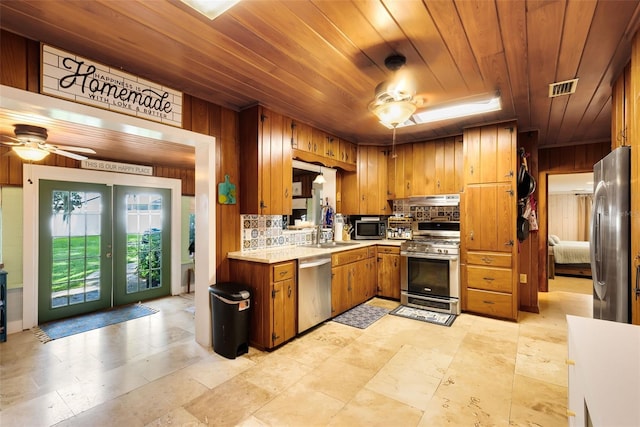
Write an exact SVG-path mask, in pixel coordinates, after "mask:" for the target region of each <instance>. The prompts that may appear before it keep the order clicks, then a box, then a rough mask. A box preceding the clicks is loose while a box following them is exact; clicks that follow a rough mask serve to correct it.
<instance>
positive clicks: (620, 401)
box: [567, 315, 640, 427]
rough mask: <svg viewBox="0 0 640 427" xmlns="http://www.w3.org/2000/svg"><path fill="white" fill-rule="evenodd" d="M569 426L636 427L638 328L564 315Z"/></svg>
mask: <svg viewBox="0 0 640 427" xmlns="http://www.w3.org/2000/svg"><path fill="white" fill-rule="evenodd" d="M567 325H568V347H569V348H568V355H569V359H570V360H572V362H571V363H572V364H571V365H569V405H568V408H567V409H569V410H570V411H573V412H575V416H572V417H569V425H570V426H574V425H576V426H584V425H587V423H586V418H587V414H586V413H585V412H586V411H585V407H587V408H588V410H589V412H588V413H589V417H590V418H591V422H592V423H593V424H589V425H594V426H616V427H622V426H639V425H640V407H639V406H638V402H640V326H637V325H629V324H626V323H617V322H611V321H608V320H598V319H589V318H584V317H577V316H571V315H568V316H567Z"/></svg>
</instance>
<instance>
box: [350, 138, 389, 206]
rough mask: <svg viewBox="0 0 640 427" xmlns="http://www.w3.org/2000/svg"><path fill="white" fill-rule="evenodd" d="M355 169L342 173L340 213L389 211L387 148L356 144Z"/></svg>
mask: <svg viewBox="0 0 640 427" xmlns="http://www.w3.org/2000/svg"><path fill="white" fill-rule="evenodd" d="M357 165H358V167H357V172H356V173H345V174H344V175H343V176H342V213H344V214H347V215H391V207H390V206H389V202H388V197H387V181H386V176H387V171H386V168H387V160H386V152H385V150H384V149H383V148H382V147H379V146H365V145H361V146H359V147H358V155H357Z"/></svg>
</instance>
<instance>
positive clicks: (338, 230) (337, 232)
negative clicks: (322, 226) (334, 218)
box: [333, 223, 344, 242]
mask: <svg viewBox="0 0 640 427" xmlns="http://www.w3.org/2000/svg"><path fill="white" fill-rule="evenodd" d="M334 227H335V232H334V233H333V240H336V241H338V242H339V241H341V240H342V228H343V227H344V224H339V223H336V224H334Z"/></svg>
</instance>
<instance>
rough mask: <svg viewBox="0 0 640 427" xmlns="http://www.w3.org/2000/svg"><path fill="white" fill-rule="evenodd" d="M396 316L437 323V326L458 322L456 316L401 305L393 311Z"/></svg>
mask: <svg viewBox="0 0 640 427" xmlns="http://www.w3.org/2000/svg"><path fill="white" fill-rule="evenodd" d="M389 314H393V315H394V316H400V317H406V318H408V319H415V320H420V321H422V322H429V323H435V324H436V325H442V326H451V324H452V323H453V321H454V320H456V315H455V314H447V313H438V312H437V311H431V310H424V309H422V308H413V307H407V306H406V305H401V306H400V307H397V308H395V309H393V311H391V313H389Z"/></svg>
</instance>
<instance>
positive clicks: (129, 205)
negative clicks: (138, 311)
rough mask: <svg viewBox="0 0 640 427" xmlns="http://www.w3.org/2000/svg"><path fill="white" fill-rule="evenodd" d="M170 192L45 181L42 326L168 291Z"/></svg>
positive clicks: (42, 194) (40, 294)
mask: <svg viewBox="0 0 640 427" xmlns="http://www.w3.org/2000/svg"><path fill="white" fill-rule="evenodd" d="M170 193H171V191H170V190H168V189H155V188H140V187H129V186H108V185H102V184H87V183H75V182H62V181H48V180H40V193H39V206H40V208H39V209H40V212H39V234H40V240H39V266H38V268H39V275H38V321H39V323H44V322H47V321H51V320H55V319H61V318H65V317H70V316H75V315H78V314H83V313H88V312H92V311H97V310H100V309H104V308H108V307H111V306H115V305H122V304H127V303H130V302H136V301H142V300H146V299H150V298H156V297H159V296H164V295H169V293H170V288H171V286H170V259H169V256H170V249H169V248H170V246H171V244H170V224H171V222H170V220H171V218H170V213H171V209H170V205H171V197H170Z"/></svg>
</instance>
